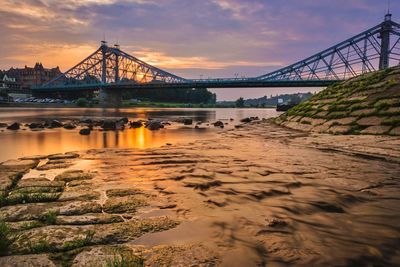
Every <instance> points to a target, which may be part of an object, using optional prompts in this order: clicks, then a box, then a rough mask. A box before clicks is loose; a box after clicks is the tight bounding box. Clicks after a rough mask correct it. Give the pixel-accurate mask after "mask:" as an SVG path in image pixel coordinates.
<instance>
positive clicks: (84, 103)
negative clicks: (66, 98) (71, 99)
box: [76, 98, 88, 107]
mask: <svg viewBox="0 0 400 267" xmlns="http://www.w3.org/2000/svg"><path fill="white" fill-rule="evenodd" d="M87 104H88V101H87V100H86V98H79V99H78V100H76V105H77V106H78V107H86V106H87Z"/></svg>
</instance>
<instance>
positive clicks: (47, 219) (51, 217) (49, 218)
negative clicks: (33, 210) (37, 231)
mask: <svg viewBox="0 0 400 267" xmlns="http://www.w3.org/2000/svg"><path fill="white" fill-rule="evenodd" d="M57 215H58V214H57V212H56V211H52V210H49V211H47V212H46V213H45V214H43V215H42V216H40V217H39V221H40V222H41V223H44V224H48V225H51V224H55V223H56V221H57Z"/></svg>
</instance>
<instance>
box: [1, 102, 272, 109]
mask: <svg viewBox="0 0 400 267" xmlns="http://www.w3.org/2000/svg"><path fill="white" fill-rule="evenodd" d="M0 107H9V108H13V107H25V108H83V107H87V108H102V106H101V105H99V104H87V105H86V106H78V105H76V104H73V103H71V104H59V103H46V104H43V103H14V102H12V103H4V102H3V103H0ZM116 108H224V109H227V108H238V109H246V108H262V109H270V108H276V106H274V105H264V106H254V107H250V106H246V107H240V108H239V107H236V106H235V105H219V104H186V103H168V102H146V101H143V102H137V103H129V102H127V101H124V102H123V103H122V105H121V106H120V107H116Z"/></svg>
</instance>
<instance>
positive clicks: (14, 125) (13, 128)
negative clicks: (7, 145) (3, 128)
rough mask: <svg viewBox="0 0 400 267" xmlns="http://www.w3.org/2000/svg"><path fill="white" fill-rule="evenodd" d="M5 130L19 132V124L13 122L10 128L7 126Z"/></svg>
mask: <svg viewBox="0 0 400 267" xmlns="http://www.w3.org/2000/svg"><path fill="white" fill-rule="evenodd" d="M7 129H8V130H19V123H18V122H14V123H13V124H11V125H10V126H8V127H7Z"/></svg>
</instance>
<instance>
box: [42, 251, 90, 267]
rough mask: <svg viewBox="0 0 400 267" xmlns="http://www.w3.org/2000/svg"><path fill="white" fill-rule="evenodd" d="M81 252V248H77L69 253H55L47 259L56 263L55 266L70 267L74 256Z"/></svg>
mask: <svg viewBox="0 0 400 267" xmlns="http://www.w3.org/2000/svg"><path fill="white" fill-rule="evenodd" d="M82 251H83V248H77V249H73V250H69V251H63V252H55V253H52V254H50V255H49V259H50V260H52V261H53V262H54V263H56V265H57V266H61V267H70V266H71V265H72V262H73V261H74V259H75V257H76V255H78V254H79V253H81V252H82Z"/></svg>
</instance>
